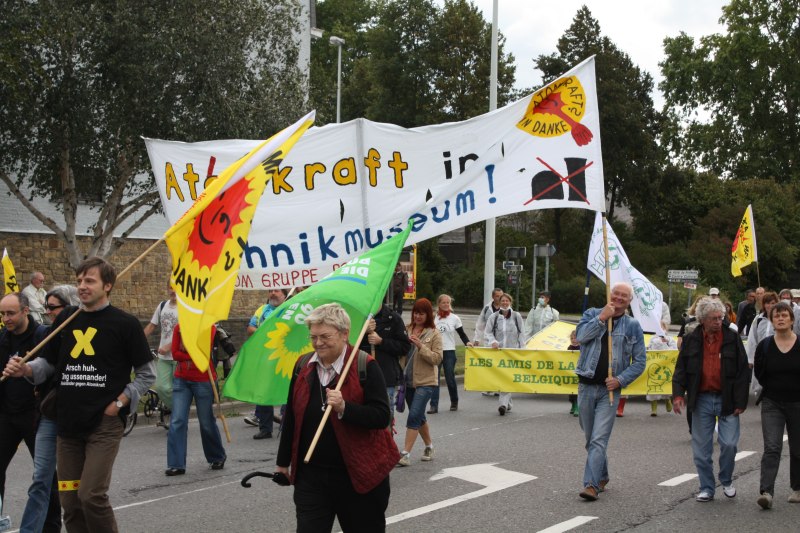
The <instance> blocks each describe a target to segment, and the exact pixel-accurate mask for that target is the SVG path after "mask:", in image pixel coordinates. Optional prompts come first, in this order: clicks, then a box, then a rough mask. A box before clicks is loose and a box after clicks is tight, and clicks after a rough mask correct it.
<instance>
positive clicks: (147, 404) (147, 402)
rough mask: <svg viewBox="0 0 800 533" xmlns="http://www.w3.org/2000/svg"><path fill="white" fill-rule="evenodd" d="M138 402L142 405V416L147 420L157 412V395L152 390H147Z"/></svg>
mask: <svg viewBox="0 0 800 533" xmlns="http://www.w3.org/2000/svg"><path fill="white" fill-rule="evenodd" d="M139 401H140V402H141V403H143V404H144V416H146V417H147V418H148V419H149V418H150V417H151V416H153V415H154V414H155V412H156V411H157V410H158V393H157V392H156V391H154V390H153V389H148V390H147V392H145V393H144V395H143V396H142V398H141V399H140V400H139Z"/></svg>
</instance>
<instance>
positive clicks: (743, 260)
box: [731, 205, 758, 278]
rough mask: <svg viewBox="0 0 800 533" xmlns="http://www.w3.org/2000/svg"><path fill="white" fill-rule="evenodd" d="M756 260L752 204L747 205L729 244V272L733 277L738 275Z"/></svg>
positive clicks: (756, 249)
mask: <svg viewBox="0 0 800 533" xmlns="http://www.w3.org/2000/svg"><path fill="white" fill-rule="evenodd" d="M757 261H758V248H757V247H756V229H755V226H753V206H752V205H748V206H747V209H745V211H744V216H743V217H742V221H741V222H740V223H739V229H737V230H736V236H735V237H734V238H733V245H732V246H731V274H732V275H733V277H735V278H736V277H739V276H741V275H742V269H743V268H744V267H746V266H747V265H750V264H752V263H755V262H757Z"/></svg>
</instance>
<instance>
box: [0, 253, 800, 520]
mask: <svg viewBox="0 0 800 533" xmlns="http://www.w3.org/2000/svg"><path fill="white" fill-rule="evenodd" d="M403 276H404V273H403V272H402V270H401V269H398V270H397V271H396V272H395V282H396V285H397V286H396V287H395V288H394V290H393V291H392V292H393V293H394V294H401V292H398V291H402V287H403V286H404V278H403ZM115 279H116V273H115V271H114V268H113V267H112V266H111V265H110V264H109V263H107V262H106V261H104V260H102V259H99V258H90V259H88V260H86V261H85V262H84V263H82V264H81V265H80V266H79V267H78V269H76V286H58V287H54V288H53V289H52V290H51V291H49V292H48V291H45V290H44V288H43V285H44V276H43V275H42V274H41V273H38V272H37V273H34V274H33V276H32V277H31V284H30V285H29V286H28V287H26V288H25V290H23V291H21V292H19V293H13V294H9V295H6V296H5V297H4V298H3V299H2V300H0V315H1V316H2V319H3V322H4V327H3V329H2V331H0V364H2V367H3V369H4V370H3V376H4V377H5V378H6V379H5V380H4V381H3V382H2V383H0V496H2V495H4V488H5V473H6V469H7V467H8V465H9V463H10V461H11V459H12V457H13V456H14V453H15V452H16V449H17V447H18V445H19V444H20V443H21V442H24V443H25V445H26V447H27V448H28V450H29V452H30V454H31V456H32V457H33V459H34V475H33V482H32V484H31V486H30V489H29V491H28V501H27V504H26V507H25V509H24V512H23V516H22V520H21V524H20V531H22V532H40V531H60V529H61V520H62V512H63V522H64V525H65V526H66V528H67V530H68V531H70V532H83V531H87V532H88V531H117V530H118V527H117V524H116V521H115V518H114V513H113V511H112V509H111V506H110V503H109V500H108V496H107V492H108V488H109V484H110V480H111V473H112V468H113V464H114V461H115V458H116V455H117V453H118V450H119V446H120V439H121V437H122V431H123V427H124V419H125V417H126V415H127V414H128V413H129V412H130V409H131V406H136V405H137V403H138V400H139V397H140V396H141V395H142V394H144V393H145V392H146V391H147V389H148V388H149V387H150V386H151V385H153V387H154V389H155V390H156V392H157V393H158V395H159V397H160V398H161V399H162V401H163V402H164V404H165V406H166V407H167V408H168V409H170V410H171V413H172V418H171V422H170V427H169V433H168V437H167V449H166V466H167V469H166V470H165V475H167V476H178V475H183V474H185V472H186V454H187V436H188V427H187V422H188V418H189V407H190V405H191V403H192V401H193V400H194V402H195V404H196V406H197V417H198V420H199V423H200V436H201V442H202V447H203V452H204V455H205V458H206V461H207V462H208V464H209V468H211V469H212V470H219V469H223V468H224V467H225V462H226V459H227V456H226V452H225V448H224V445H223V443H222V439H221V435H220V432H219V428H218V427H217V422H216V420H215V416H214V414H213V410H212V405H213V402H214V398H215V396H216V395H217V392H216V390H215V389H216V381H217V375H216V366H217V363H218V362H220V363H222V365H223V371H224V375H225V376H227V374H228V372H229V371H230V368H231V361H232V359H233V358H232V356H233V355H234V352H235V347H233V345H232V343H231V342H230V338H229V336H228V335H227V333H226V332H225V331H224V330H222V328H219V327H217V328H216V329H215V330H214V331H213V332H212V339H211V342H212V346H211V353H212V354H214V355H213V357H214V361H213V363H212V364H211V365H210V367H209V370H208V371H207V372H201V371H199V369H198V368H197V367H195V366H194V364H193V363H192V360H191V358H190V357H189V355H188V353H187V350H186V348H185V346H184V344H183V340H182V338H181V333H180V326H179V325H178V320H177V304H176V295H175V292H174V291H173V290H172V289H171V288H168V290H169V298H168V299H167V300H165V301H164V302H161V303H160V304H159V305H158V307H157V308H156V310H155V312H154V314H153V316H152V318H151V320H150V322H149V323H148V324H147V325H146V326H145V327H144V328H142V327H141V326H140V324H139V322H138V320H137V319H136V318H135V317H133V316H132V315H130V314H128V313H126V312H125V311H122V310H121V309H118V308H116V307H114V306H112V305H111V304H110V293H111V291H112V289H113V286H114V282H115ZM550 296H551V295H550V293H549V292H548V291H541V293H540V294H539V298H538V300H537V302H536V304H535V306H534V308H533V309H531V310H530V312H529V313H528V316H527V319H523V317H522V315H521V314H520V313H519V312H518V311H515V310H514V309H513V298H512V297H511V296H510V295H509V294H506V293H504V292H503V291H502V290H501V289H495V290H494V291H493V292H492V301H491V302H489V303H488V304H487V305H486V306H485V307H484V308H483V309H482V310H481V312H480V315H479V316H478V319H477V322H476V327H475V331H474V333H473V336H472V339H471V340H470V338H469V336H468V335H467V334H466V332H465V331H464V326H463V324H462V322H461V319H460V318H459V317H458V316H457V315H456V314H455V313H454V312H453V309H452V304H453V299H452V297H450V296H449V295H447V294H442V295H440V296H439V297H438V299H437V300H436V307H435V308H434V305H433V304H432V302H431V301H429V300H428V299H426V298H420V299H418V300H416V301H415V302H414V303H413V306H412V307H411V310H410V317H409V318H408V320H406V321H404V320H403V317H402V313H403V309H402V306H398V305H397V299H398V298H390V300H392V301H390V303H389V304H385V305H383V306H382V307H381V308H380V310H379V311H378V312H377V313H375V315H374V317H373V318H372V319H371V320H370V321H369V323H368V324H367V329H366V335H365V336H364V338H363V341H362V343H361V345H360V346H358V347H354V346H351V345H350V344H349V342H348V339H349V334H350V329H351V321H350V317H349V316H348V315H347V313H346V312H345V310H344V309H343V308H342V307H341V306H339V305H338V304H336V303H331V304H327V305H322V306H319V307H317V308H316V309H314V310H313V311H312V312H311V313H310V314H309V315H308V316H307V317H306V319H305V323H306V326H307V327H308V328H309V338H310V341H311V345H312V347H313V352H311V353H309V354H307V355H304V356H301V357H300V358H299V359H298V361H297V363H296V365H295V369H294V372H293V374H292V377H291V383H290V387H289V396H288V399H287V401H286V404H285V405H283V406H279V407H280V414H276V413H275V407H276V406H257V407H256V412H255V413H254V414H253V415H252V416H250V417H246V418H245V422H246V423H248V424H250V425H254V426H257V427H258V428H259V430H258V432H257V433H256V434H255V435H254V438H255V439H269V438H272V434H273V427H274V424H276V423H277V424H280V427H281V432H280V442H279V444H278V455H277V459H276V473H275V476H274V480H275V481H276V482H278V483H279V484H283V485H293V486H294V502H295V506H296V517H297V531H300V532H316V531H329V530H330V529H331V528H332V526H333V521H334V519H336V518H338V520H339V524H340V525H341V527H342V529H343V530H344V531H382V530H384V529H385V510H386V508H387V506H388V502H389V495H390V487H389V473H390V472H391V470H393V469H394V468H397V467H407V466H410V465H412V464H413V460H412V451H413V448H414V445H415V444H416V441H417V440H418V438H419V439H421V440H422V445H421V446H422V452H421V454H420V460H421V461H432V460H433V459H434V457H435V447H434V442H433V437H432V432H431V427H430V421H429V417H428V415H433V414H436V413H438V411H439V407H440V405H439V403H440V387H439V383H440V375H442V376H443V377H444V382H445V384H446V387H447V393H448V396H449V398H450V405H449V410H450V411H457V410H458V408H459V395H458V387H457V383H456V376H455V367H456V360H457V358H456V345H457V343H458V341H460V342H461V343H462V344H464V345H465V346H482V347H485V348H493V349H520V348H523V347H524V346H525V345H526V343H527V341H528V340H529V339H530V338H531V337H532V336H533V335H535V334H536V333H538V332H539V331H541V330H542V329H544V328H546V327H547V326H548V325H550V324H552V323H554V322H556V321H558V320H559V313H558V311H557V310H555V309H554V308H553V307H552V306H551V305H550ZM287 297H291V294H290V293H288V292H287V291H283V290H274V291H270V294H269V299H268V302H267V303H265V304H264V305H263V306H261V307H260V308H259V309H257V310H256V312H255V314H254V316H253V318H252V319H251V321H250V323H249V325H248V335H250V334H252V333H253V332H255V331H256V330H257V329H258V327H259V326H260V325H261V324H262V323H263V322H264V321H265V320H266V319H267V318H268V317H269V316H270V315H271V314H272V313H273V312H274V311H275V310H276V309H277V308H278V307H279V306H280V305H281V304H282V303H283V302H284V301H285V300H286V299H287ZM632 299H633V288H632V287H631V286H630V285H628V284H625V283H617V284H615V285H613V286H612V287H611V288H610V300H609V302H608V304H607V305H605V306H604V307H601V308H592V309H588V310H586V311H585V312H584V313H583V316H582V317H581V319H580V321H579V323H578V324H577V327H576V328H575V330H574V331H573V332H572V335H571V337H570V347H569V349H571V350H578V351H579V356H578V361H577V365H576V369H575V373H576V374H577V376H578V393H577V395H576V396H570V402H571V409H570V413H571V414H573V415H574V416H576V417H578V419H579V422H580V427H581V428H582V430H583V432H584V436H585V440H586V452H587V454H586V461H585V467H584V474H583V479H582V483H581V487H582V489H581V490H580V492H579V496H580V497H581V498H583V499H584V500H588V501H594V500H597V499H598V498H599V497H600V494H601V493H602V492H603V491H605V490H606V488H607V486H608V484H609V482H610V480H611V475H610V472H609V464H608V453H607V451H608V443H609V438H610V436H611V432H612V430H613V426H614V421H615V418H618V417H621V416H623V408H624V401H625V400H624V397H622V396H621V391H622V389H623V388H624V387H626V386H627V385H629V384H631V383H632V382H633V381H634V380H636V379H637V378H638V377H639V375H641V374H642V372H643V371H644V370H645V363H646V347H645V343H644V335H643V331H642V328H641V326H640V325H639V323H638V321H637V320H636V319H635V318H633V317H632V316H631V314H630V312H629V306H630V304H631V301H632ZM793 300H795V301H794V302H793ZM796 301H800V291H794V290H788V289H787V290H784V291H781V292H780V293H775V292H769V291H766V290H764V289H763V288H759V289H756V290H754V291H748V292H747V294H746V298H745V300H744V301H743V302H741V303H740V304H739V305H738V307H737V309H736V311H735V312H734V310H733V306H732V305H731V304H730V303H726V302H723V301H722V300H721V299H720V294H719V290H718V289H716V288H712V289H711V290H710V291H709V294H708V295H703V296H702V297H699V298H697V300H696V301H695V302H694V304H693V305H692V307H691V308H690V309H689V310H688V311H687V313H686V314H685V315H684V319H683V323H682V326H681V330H680V332H679V334H678V338H677V340H676V339H674V338H672V336H671V335H670V334H669V331H668V326H669V319H668V318H667V319H666V320H665V322H664V323H663V327H664V330H665V333H664V334H661V335H655V336H653V337H652V339H651V341H650V343H649V345H648V347H647V349H654V350H670V349H679V354H678V358H677V362H676V366H675V369H674V373H673V376H672V395H671V396H670V395H659V396H648V400H649V401H651V402H652V403H651V409H652V411H651V413H652V415H653V416H656V414H657V405H658V402H660V401H663V402H664V403H665V406H666V409H667V411H671V410H674V412H675V413H677V414H681V413H683V412H686V414H687V420H688V422H689V431H690V433H691V438H692V454H693V457H694V462H695V466H696V468H697V473H698V477H699V483H700V486H699V492H698V493H697V494H696V497H695V498H696V500H697V501H698V502H707V501H710V500H712V499H713V498H714V496H715V488H716V482H715V475H714V468H713V463H712V452H713V441H714V437H715V436H716V437H717V442H718V444H719V450H720V451H719V455H720V457H719V471H718V474H717V476H716V479H718V480H719V483H720V485H721V487H722V493H723V494H724V495H725V496H726V497H728V498H733V497H735V496H736V489H735V488H734V486H733V470H734V457H735V455H736V451H737V444H738V440H739V433H740V426H739V416H740V415H741V414H742V413H744V412H745V410H746V409H747V406H748V400H749V397H750V395H751V393H752V394H755V395H756V396H757V401H756V405H760V408H761V423H762V430H763V440H764V453H763V455H762V461H761V483H760V485H761V486H760V491H759V494H758V497H757V500H756V501H757V503H758V505H759V506H761V507H762V508H764V509H769V508H771V507H772V505H773V498H774V496H775V479H776V475H777V471H778V465H779V462H780V456H781V450H782V445H783V433H784V429H785V430H786V431H787V432H788V442H789V449H790V484H791V492H790V494H789V496H788V501H789V502H800V442H799V441H798V439H799V438H800V346H799V345H798V342H797V335H798V334H799V333H800V306H798V304H797V303H796ZM390 304H391V305H390ZM61 326H63V329H61V330H60V332H58V333H57V334H55V335H52V337H53V338H52V339H50V340H49V341H48V342H47V343H45V344H44V345H43V347H42V348H41V350H40V352H39V353H38V354H37V355H36V357H34V358H32V359H30V360H29V361H27V362H26V361H24V360H23V359H22V357H23V356H24V355H25V354H26V353H27V352H28V351H30V350H32V349H33V348H34V347H35V346H37V345H38V344H39V343H40V342H41V341H42V340H43V339H44V338H45V337H46V336H48V334H50V332H51V331H53V330H56V328H59V327H61ZM156 330H159V335H160V337H159V342H158V348H157V350H155V351H154V354H152V355H151V352H150V349H149V347H148V343H147V337H149V336H150V335H152V334H153V333H155V332H156ZM745 335H746V337H747V343H746V345H745V344H743V342H742V336H745ZM351 354H352V357H351ZM610 354H611V355H612V356H611V357H609V355H610ZM153 356H155V360H154V357H153ZM341 376H345V377H344V378H343V379H342V380H341V386H340V387H337V383H339V382H340V379H341V378H340V377H341ZM485 394H497V395H498V407H497V411H498V413H499V414H500V416H505V415H507V414H508V413H510V412H511V411H512V409H513V400H512V397H511V394H510V393H509V392H507V391H497V392H495V391H492V392H490V393H485ZM609 399H611V401H609ZM406 409H408V414H407V416H406V422H405V425H406V427H405V434H404V435H403V436H402V439H401V440H402V444H401V445H398V444H396V443H395V440H394V436H393V434H394V433H395V428H394V420H395V413H396V412H404V411H405V410H406Z"/></svg>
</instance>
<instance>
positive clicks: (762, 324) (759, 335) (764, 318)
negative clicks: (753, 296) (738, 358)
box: [744, 291, 778, 396]
mask: <svg viewBox="0 0 800 533" xmlns="http://www.w3.org/2000/svg"><path fill="white" fill-rule="evenodd" d="M776 303H778V295H777V294H776V293H775V292H774V291H769V292H765V293H764V296H763V297H762V298H761V309H762V310H761V312H760V313H758V314H757V315H756V317H755V318H754V319H753V323H752V325H751V326H750V329H749V330H748V334H747V345H745V347H744V349H745V351H746V352H747V362H748V363H750V368H753V362H754V361H755V357H756V346H758V343H759V342H761V341H763V340H764V339H766V338H767V337H769V336H770V335H774V334H775V329H774V328H773V327H772V322H771V321H770V319H769V312H770V311H771V310H772V307H773V306H774V305H775V304H776ZM750 391H751V392H752V393H753V394H755V395H756V396H758V393H759V392H761V385H759V384H758V380H757V379H756V376H755V375H753V378H752V380H751V381H750Z"/></svg>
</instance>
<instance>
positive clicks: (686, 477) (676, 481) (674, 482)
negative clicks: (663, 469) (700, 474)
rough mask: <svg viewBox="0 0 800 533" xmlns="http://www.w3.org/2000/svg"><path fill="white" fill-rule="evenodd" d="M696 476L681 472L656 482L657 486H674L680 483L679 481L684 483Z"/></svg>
mask: <svg viewBox="0 0 800 533" xmlns="http://www.w3.org/2000/svg"><path fill="white" fill-rule="evenodd" d="M696 477H697V474H681V475H680V476H678V477H674V478H672V479H668V480H666V481H662V482H661V483H659V484H658V486H659V487H675V486H678V485H680V484H681V483H685V482H687V481H689V480H692V479H694V478H696Z"/></svg>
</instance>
